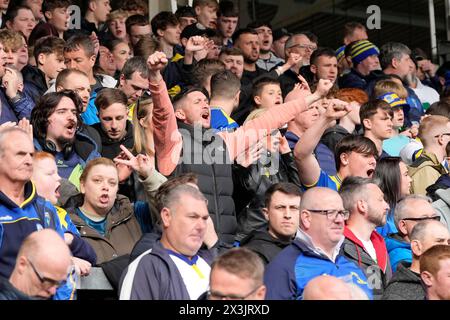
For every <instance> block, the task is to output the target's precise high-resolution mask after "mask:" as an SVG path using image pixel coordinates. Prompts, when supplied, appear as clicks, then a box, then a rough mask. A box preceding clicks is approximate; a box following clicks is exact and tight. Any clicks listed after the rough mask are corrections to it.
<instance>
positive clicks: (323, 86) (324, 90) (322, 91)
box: [314, 79, 333, 97]
mask: <svg viewBox="0 0 450 320" xmlns="http://www.w3.org/2000/svg"><path fill="white" fill-rule="evenodd" d="M332 87H333V82H331V81H330V80H328V79H320V80H319V83H318V84H317V89H316V92H314V93H317V94H319V95H320V96H321V97H325V96H326V95H327V94H328V91H330V89H331V88H332Z"/></svg>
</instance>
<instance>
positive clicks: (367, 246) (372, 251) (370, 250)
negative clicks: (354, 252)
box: [359, 239, 377, 262]
mask: <svg viewBox="0 0 450 320" xmlns="http://www.w3.org/2000/svg"><path fill="white" fill-rule="evenodd" d="M359 240H360V241H361V242H362V244H363V245H364V248H365V249H366V251H367V253H368V254H369V256H370V257H371V258H372V259H373V261H375V262H377V252H376V251H375V247H374V246H373V244H372V241H370V240H369V241H364V240H361V239H359Z"/></svg>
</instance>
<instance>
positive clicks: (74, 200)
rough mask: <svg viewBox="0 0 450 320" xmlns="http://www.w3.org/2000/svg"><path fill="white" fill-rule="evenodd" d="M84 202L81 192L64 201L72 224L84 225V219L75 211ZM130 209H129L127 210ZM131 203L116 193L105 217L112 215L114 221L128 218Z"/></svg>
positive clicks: (131, 212) (131, 211)
mask: <svg viewBox="0 0 450 320" xmlns="http://www.w3.org/2000/svg"><path fill="white" fill-rule="evenodd" d="M83 202H84V195H83V194H82V193H79V194H76V195H74V196H72V197H70V198H69V199H68V200H67V202H66V210H67V212H68V213H69V214H70V215H71V219H72V221H73V223H74V224H76V225H77V224H78V225H79V224H82V225H84V224H85V223H84V221H83V220H82V219H81V218H79V217H78V214H77V213H76V208H79V207H81V206H82V205H83ZM127 209H130V210H127ZM133 212H134V211H133V209H132V204H131V203H130V200H129V199H128V198H127V197H125V196H123V195H120V194H118V195H117V196H116V200H115V202H114V205H113V207H112V208H111V210H110V211H109V212H108V213H107V215H106V216H107V217H108V216H110V215H114V220H115V222H119V221H121V220H123V219H126V218H128V217H129V216H130V215H131V214H133Z"/></svg>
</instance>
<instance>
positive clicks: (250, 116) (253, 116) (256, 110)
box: [244, 108, 267, 124]
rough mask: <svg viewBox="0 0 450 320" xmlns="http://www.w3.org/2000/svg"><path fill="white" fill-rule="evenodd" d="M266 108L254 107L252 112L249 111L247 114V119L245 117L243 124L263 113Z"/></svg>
mask: <svg viewBox="0 0 450 320" xmlns="http://www.w3.org/2000/svg"><path fill="white" fill-rule="evenodd" d="M266 111H267V109H266V108H259V109H255V110H253V111H252V112H250V114H249V115H248V116H247V119H245V122H244V124H246V123H247V122H249V121H250V120H253V119H256V118H258V117H260V116H262V115H263V113H264V112H266Z"/></svg>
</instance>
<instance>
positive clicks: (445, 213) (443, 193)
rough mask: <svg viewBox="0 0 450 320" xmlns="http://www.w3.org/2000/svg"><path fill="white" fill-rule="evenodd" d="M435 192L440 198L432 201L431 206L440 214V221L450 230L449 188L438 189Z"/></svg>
mask: <svg viewBox="0 0 450 320" xmlns="http://www.w3.org/2000/svg"><path fill="white" fill-rule="evenodd" d="M435 194H436V196H438V197H439V198H440V199H438V200H436V201H434V202H433V204H432V205H433V208H435V209H436V211H437V212H438V213H439V214H440V215H441V222H442V223H443V224H445V225H446V226H447V229H448V230H449V231H450V188H448V189H438V190H436V193H435Z"/></svg>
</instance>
